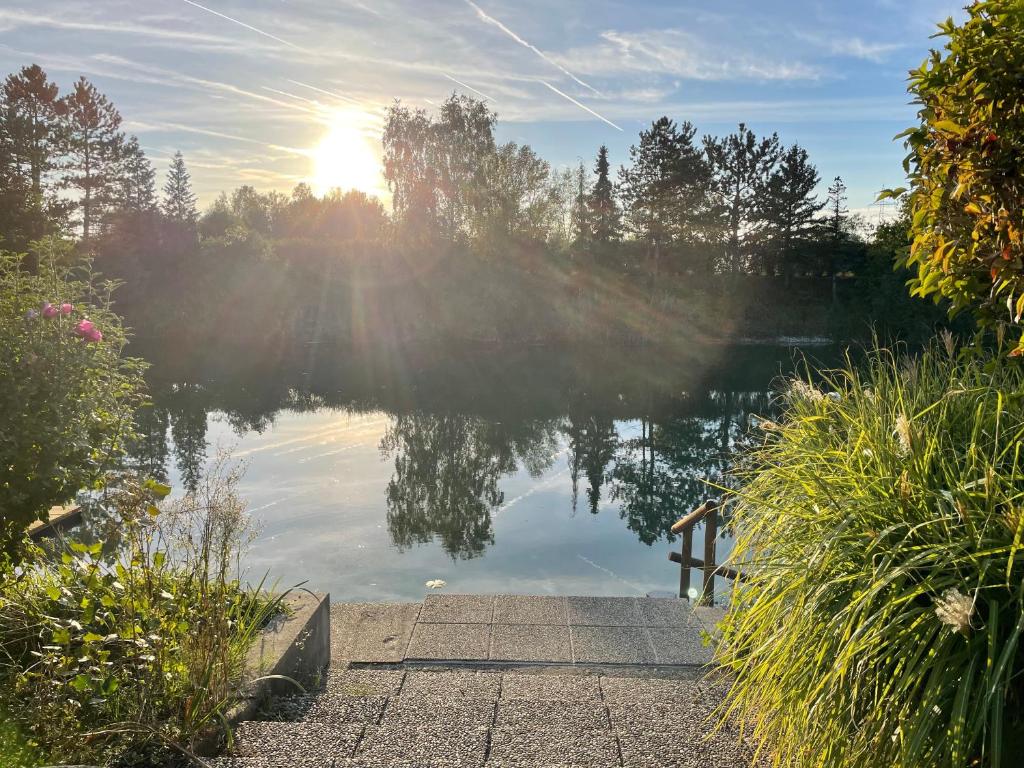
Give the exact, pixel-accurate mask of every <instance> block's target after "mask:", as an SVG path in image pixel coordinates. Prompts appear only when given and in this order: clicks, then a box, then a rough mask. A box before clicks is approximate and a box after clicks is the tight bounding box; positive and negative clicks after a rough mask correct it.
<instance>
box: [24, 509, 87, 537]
mask: <svg viewBox="0 0 1024 768" xmlns="http://www.w3.org/2000/svg"><path fill="white" fill-rule="evenodd" d="M81 520H82V508H81V507H79V506H78V505H76V504H69V505H67V506H64V507H53V508H52V509H51V510H50V514H49V517H48V518H47V519H46V520H36V522H34V523H32V525H30V526H29V527H28V535H29V536H30V537H31V538H33V539H35V540H37V541H38V540H39V539H43V538H46V537H47V536H53V535H54V534H56V533H62V532H63V531H66V530H67V529H68V528H71V527H72V526H75V525H78V523H79V522H81Z"/></svg>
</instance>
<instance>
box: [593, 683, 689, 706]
mask: <svg viewBox="0 0 1024 768" xmlns="http://www.w3.org/2000/svg"><path fill="white" fill-rule="evenodd" d="M600 681H601V692H602V694H603V697H604V700H605V702H607V703H608V706H609V707H611V706H614V705H616V704H628V703H630V702H634V701H659V702H664V703H670V704H671V703H680V702H681V703H683V704H686V705H687V706H688V705H689V703H690V702H692V701H693V700H694V699H696V698H697V697H698V696H700V695H701V685H700V683H699V682H698V681H696V680H689V679H682V678H656V677H605V676H602V677H601V678H600Z"/></svg>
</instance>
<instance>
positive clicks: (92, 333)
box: [82, 328, 103, 343]
mask: <svg viewBox="0 0 1024 768" xmlns="http://www.w3.org/2000/svg"><path fill="white" fill-rule="evenodd" d="M82 338H84V339H85V341H86V343H91V342H96V341H103V333H102V332H101V331H100V329H99V328H93V329H91V330H89V331H87V332H86V334H85V335H84V336H83V337H82Z"/></svg>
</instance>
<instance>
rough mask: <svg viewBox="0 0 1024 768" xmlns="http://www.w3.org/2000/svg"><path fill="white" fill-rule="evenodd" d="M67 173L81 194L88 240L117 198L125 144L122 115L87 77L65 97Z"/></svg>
mask: <svg viewBox="0 0 1024 768" xmlns="http://www.w3.org/2000/svg"><path fill="white" fill-rule="evenodd" d="M63 104H64V110H65V131H64V136H63V139H64V140H63V149H64V158H63V160H64V163H63V170H64V177H63V183H64V185H65V186H66V187H69V188H71V189H74V190H77V191H78V192H79V193H80V195H81V197H80V199H79V201H78V207H79V208H80V210H81V212H82V238H83V239H84V240H88V239H89V238H90V236H91V235H92V233H93V230H94V225H95V224H96V222H98V221H99V220H100V218H101V216H102V213H103V211H104V210H105V209H106V207H107V206H109V205H110V204H111V202H112V201H114V200H116V188H117V181H118V165H119V163H120V160H121V150H122V147H123V145H124V134H123V133H122V132H121V115H120V114H119V113H118V111H117V109H115V108H114V105H113V104H111V103H110V101H109V100H108V99H107V97H106V96H104V95H103V94H101V93H100V92H99V91H98V90H97V89H96V86H94V85H93V84H92V83H90V82H89V81H88V80H86V79H85V78H84V77H82V78H80V79H79V80H78V82H77V83H75V87H74V90H73V91H72V93H70V94H69V95H68V96H66V97H64V100H63Z"/></svg>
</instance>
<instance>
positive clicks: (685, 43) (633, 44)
mask: <svg viewBox="0 0 1024 768" xmlns="http://www.w3.org/2000/svg"><path fill="white" fill-rule="evenodd" d="M601 40H602V42H600V43H597V44H595V45H591V46H585V47H580V48H574V49H571V50H569V51H567V52H566V53H565V54H564V56H562V57H561V59H562V60H563V61H565V62H566V63H567V64H568V65H569V66H571V67H573V68H574V69H575V70H577V71H580V72H585V73H587V74H595V75H609V76H615V75H618V76H622V75H625V74H627V73H634V74H639V73H642V74H648V75H663V76H667V77H677V78H683V79H687V80H713V81H726V80H755V81H757V80H817V79H819V78H820V77H821V75H822V73H821V70H820V69H819V68H818V67H816V66H813V65H810V64H805V63H803V62H799V61H793V62H789V61H772V60H771V59H769V58H768V57H766V56H761V55H749V56H746V55H740V56H737V55H731V54H729V53H728V51H727V50H724V49H723V47H722V46H712V45H710V44H709V43H707V42H704V41H702V40H701V39H700V38H698V37H697V36H696V35H693V34H690V33H689V32H685V31H683V30H680V29H663V30H645V31H639V32H622V31H617V30H608V31H606V32H602V33H601Z"/></svg>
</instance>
